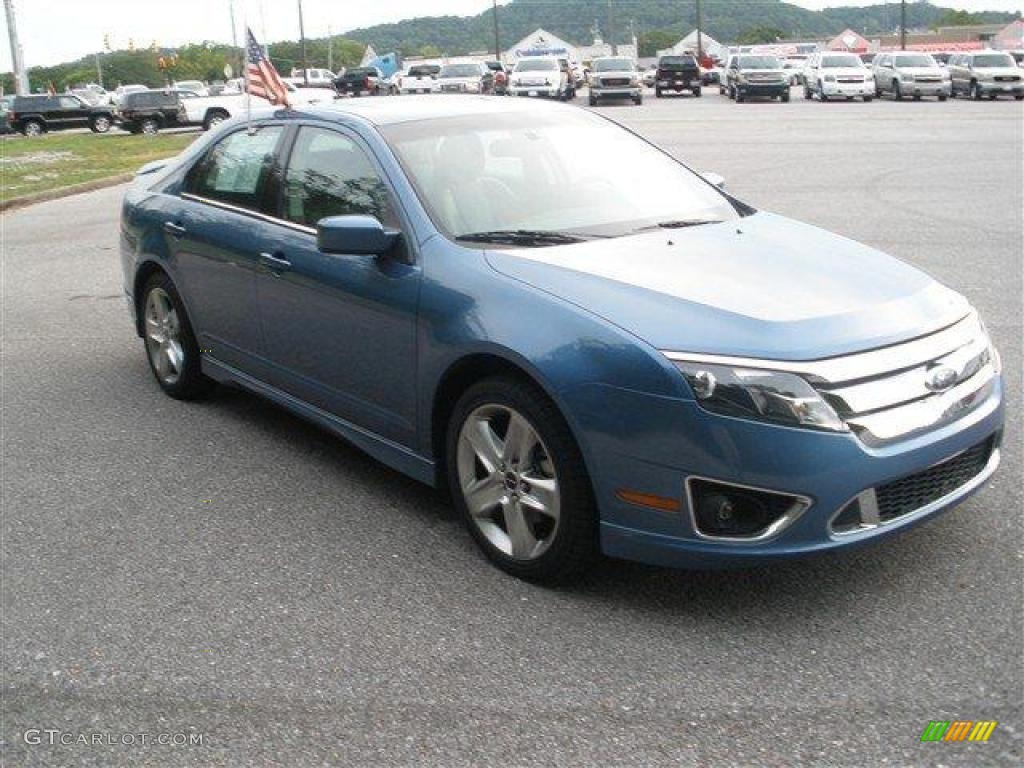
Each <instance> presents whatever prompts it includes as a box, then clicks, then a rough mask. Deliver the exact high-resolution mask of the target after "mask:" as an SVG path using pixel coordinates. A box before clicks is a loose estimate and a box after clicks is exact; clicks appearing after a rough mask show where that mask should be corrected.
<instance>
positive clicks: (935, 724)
mask: <svg viewBox="0 0 1024 768" xmlns="http://www.w3.org/2000/svg"><path fill="white" fill-rule="evenodd" d="M996 725H998V723H997V722H996V721H995V720H978V721H974V720H953V721H952V722H950V721H949V720H931V721H930V722H929V723H928V726H927V727H926V728H925V729H924V733H922V734H921V741H988V737H989V736H991V735H992V731H994V730H995V729H996Z"/></svg>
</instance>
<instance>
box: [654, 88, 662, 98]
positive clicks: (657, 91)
mask: <svg viewBox="0 0 1024 768" xmlns="http://www.w3.org/2000/svg"><path fill="white" fill-rule="evenodd" d="M654 98H656V99H660V98H662V96H661V88H655V89H654Z"/></svg>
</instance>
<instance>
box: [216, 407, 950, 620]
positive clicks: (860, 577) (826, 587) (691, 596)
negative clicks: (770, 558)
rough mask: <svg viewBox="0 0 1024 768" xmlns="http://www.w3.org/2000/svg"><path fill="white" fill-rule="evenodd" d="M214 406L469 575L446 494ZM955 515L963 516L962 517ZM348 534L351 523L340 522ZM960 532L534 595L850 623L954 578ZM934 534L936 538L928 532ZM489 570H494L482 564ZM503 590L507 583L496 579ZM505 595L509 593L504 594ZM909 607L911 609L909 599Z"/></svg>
mask: <svg viewBox="0 0 1024 768" xmlns="http://www.w3.org/2000/svg"><path fill="white" fill-rule="evenodd" d="M207 406H212V407H216V408H217V409H218V410H219V411H221V412H222V413H223V414H224V415H225V416H230V417H232V418H235V419H237V420H238V421H239V422H242V423H244V424H245V425H247V428H251V429H256V430H259V431H260V432H263V433H264V434H265V435H267V436H269V438H270V439H271V440H274V441H278V440H279V441H280V442H281V443H282V444H283V445H286V446H287V450H288V451H289V452H292V453H293V454H294V452H295V451H296V450H298V451H300V452H301V453H302V454H303V455H305V456H308V457H309V458H310V459H311V460H315V461H317V462H320V463H322V464H323V465H324V468H325V470H326V471H328V472H333V471H336V472H339V473H343V474H344V475H346V476H348V478H350V479H352V480H353V481H355V482H358V484H359V485H360V486H361V489H362V491H363V492H365V493H366V494H369V495H372V496H375V497H376V496H379V497H381V498H382V499H383V498H386V499H387V504H386V510H387V511H386V512H385V514H397V515H398V516H401V517H406V516H409V517H413V518H417V519H418V522H424V521H425V522H427V523H429V524H431V525H438V524H439V525H442V526H451V527H452V533H453V534H454V535H452V536H446V537H444V541H446V542H447V545H448V546H452V547H454V548H456V549H457V550H458V551H457V552H452V557H451V558H445V559H446V560H450V562H452V563H453V567H461V566H459V565H458V563H459V562H464V561H465V558H466V556H467V553H471V552H472V553H475V547H474V545H473V543H472V541H471V538H470V536H469V533H468V532H466V531H464V529H463V524H462V521H461V519H460V518H459V515H458V513H457V512H456V511H455V509H454V507H453V506H452V504H451V502H450V500H449V498H448V496H447V494H446V493H445V492H443V491H441V490H437V489H434V488H430V487H428V486H426V485H424V484H422V483H419V482H417V481H415V480H413V479H411V478H409V477H406V476H405V475H403V474H402V473H400V472H398V471H396V470H393V469H391V468H389V467H387V466H385V465H384V464H381V463H380V462H378V461H376V460H374V459H372V458H371V457H369V456H368V455H366V454H365V453H363V452H362V451H361V450H359V449H358V448H356V447H354V446H352V445H351V444H349V443H348V442H346V441H345V440H344V439H342V438H340V437H336V436H334V435H332V434H331V433H329V432H327V431H325V430H323V429H321V428H320V427H318V426H316V425H314V424H311V423H309V422H307V421H305V420H303V419H301V418H299V417H298V416H295V415H293V414H291V413H289V412H287V411H285V410H283V409H281V408H279V407H277V406H276V405H274V404H273V403H271V402H269V401H267V400H264V399H263V398H260V397H258V396H256V395H252V394H249V393H248V392H245V391H243V390H239V389H235V388H231V387H219V388H218V390H217V392H216V394H215V395H213V396H212V397H211V399H210V400H209V401H208V403H207ZM952 514H954V515H955V514H956V512H953V513H952ZM334 519H335V520H336V521H337V522H338V525H339V527H341V526H343V525H344V522H345V518H344V517H343V516H337V517H335V518H334ZM380 524H381V527H382V528H393V527H394V526H396V525H397V526H401V525H402V521H401V520H387V519H384V518H381V521H380ZM944 525H950V526H952V525H954V523H952V522H949V521H948V520H947V521H943V520H942V519H940V520H938V521H935V522H933V523H931V524H926V525H925V526H923V527H922V528H920V529H919V530H918V531H910V532H907V533H903V534H900V535H897V536H895V537H891V538H889V539H887V540H886V541H883V542H878V543H876V544H873V545H869V546H866V547H860V548H855V549H852V550H848V551H844V552H833V553H827V554H823V555H812V556H807V557H802V558H798V559H794V560H790V561H786V562H779V563H775V564H773V565H771V566H761V567H754V568H737V569H721V570H685V569H674V568H667V567H657V566H648V565H644V564H640V563H633V562H628V561H623V560H616V559H612V558H603V559H602V560H601V562H599V563H598V564H597V565H596V567H594V568H593V569H592V570H591V571H590V572H589V573H588V574H587V575H585V576H583V577H581V578H580V579H578V580H576V581H575V582H573V583H571V584H569V585H565V586H561V587H557V588H546V587H533V586H530V585H526V584H524V585H523V587H524V588H525V589H539V590H542V591H544V592H548V593H551V594H557V595H560V596H561V598H563V599H570V600H581V601H583V602H585V603H599V604H603V605H605V606H606V607H611V606H614V605H616V604H618V605H619V606H620V607H622V608H627V607H628V608H629V609H630V610H641V611H651V612H653V613H656V614H661V615H663V616H665V617H666V618H667V617H670V616H677V617H689V618H691V619H694V620H696V619H698V618H709V617H712V616H719V617H721V618H723V619H724V618H728V619H729V620H733V618H734V616H735V615H737V614H742V615H743V616H745V617H747V619H749V620H760V619H762V618H763V619H764V620H766V621H770V620H771V615H772V614H773V612H775V611H777V610H778V609H779V608H780V607H785V606H789V608H790V609H791V610H797V611H800V612H804V611H806V612H808V615H820V614H821V613H826V614H828V613H837V612H839V613H841V612H844V611H846V610H848V609H849V607H850V605H851V603H856V602H859V601H862V600H865V599H868V600H886V599H889V597H890V596H891V593H893V592H894V591H897V590H900V591H903V590H906V589H907V588H908V582H910V583H912V584H916V583H918V582H925V581H927V579H929V578H934V577H935V575H936V572H940V573H942V574H945V575H946V576H948V575H949V571H950V566H949V562H950V558H951V557H953V555H951V554H950V553H949V552H948V551H945V549H944V545H943V543H942V542H943V541H944V540H945V539H947V538H948V537H945V536H943V534H942V532H941V531H938V530H937V529H938V528H940V527H942V526H944ZM929 529H931V530H930V531H929ZM335 534H336V535H337V536H338V537H342V538H343V537H344V533H343V532H342V531H340V530H339V531H334V532H332V533H326V532H325V539H324V540H325V541H330V540H332V539H334V538H336V536H335ZM476 556H477V557H479V561H480V567H481V568H484V569H490V568H491V566H489V565H488V564H486V562H485V561H484V558H483V555H476ZM494 574H495V575H496V576H497V578H498V582H496V583H502V582H503V581H504V580H505V579H509V580H512V581H515V580H514V579H512V577H510V576H502V575H501V574H500V572H498V571H497V570H496V569H495V570H494ZM500 588H502V589H503V588H504V587H500ZM902 599H912V596H908V595H904V598H901V601H902Z"/></svg>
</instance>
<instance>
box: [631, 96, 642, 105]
mask: <svg viewBox="0 0 1024 768" xmlns="http://www.w3.org/2000/svg"><path fill="white" fill-rule="evenodd" d="M633 103H634V104H635V105H636V106H638V107H639V106H642V105H643V103H644V97H643V96H637V97H636V98H635V99H633Z"/></svg>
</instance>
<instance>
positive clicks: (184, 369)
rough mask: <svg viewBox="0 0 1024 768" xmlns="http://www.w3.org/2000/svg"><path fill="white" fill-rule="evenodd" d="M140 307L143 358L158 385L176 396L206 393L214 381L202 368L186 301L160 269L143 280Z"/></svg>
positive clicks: (191, 397) (186, 397)
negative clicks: (144, 356)
mask: <svg viewBox="0 0 1024 768" xmlns="http://www.w3.org/2000/svg"><path fill="white" fill-rule="evenodd" d="M141 311H142V333H143V338H144V339H145V343H146V358H147V359H148V360H149V367H150V369H151V370H152V371H153V376H154V377H155V378H156V381H157V384H159V385H160V388H161V389H162V390H163V391H164V392H166V393H167V394H168V395H170V396H171V397H173V398H176V399H178V400H191V399H194V398H197V397H201V396H202V395H204V394H206V393H207V392H208V391H209V390H210V388H211V387H212V384H213V382H212V381H211V380H210V379H208V378H207V377H206V376H204V375H203V372H202V370H201V366H200V361H199V346H198V345H197V344H196V338H195V334H194V333H193V331H192V325H191V323H190V322H189V319H188V314H187V313H186V312H185V305H184V304H183V303H182V301H181V297H180V296H179V295H178V291H177V290H176V289H175V287H174V283H172V282H171V279H170V278H169V277H168V276H167V275H165V274H164V273H163V272H157V273H155V274H154V275H153V276H152V277H150V278H149V280H148V281H147V282H146V286H145V288H143V290H142V304H141Z"/></svg>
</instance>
